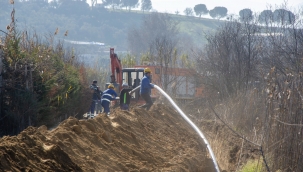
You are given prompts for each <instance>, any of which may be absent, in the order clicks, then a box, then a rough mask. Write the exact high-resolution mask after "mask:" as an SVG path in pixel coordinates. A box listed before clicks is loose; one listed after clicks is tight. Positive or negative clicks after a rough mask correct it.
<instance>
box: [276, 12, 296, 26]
mask: <svg viewBox="0 0 303 172" xmlns="http://www.w3.org/2000/svg"><path fill="white" fill-rule="evenodd" d="M273 17H274V21H275V22H277V23H280V24H282V25H284V24H292V23H294V21H295V19H296V17H295V15H294V14H293V13H292V12H291V11H288V10H285V9H277V10H275V11H274V13H273Z"/></svg>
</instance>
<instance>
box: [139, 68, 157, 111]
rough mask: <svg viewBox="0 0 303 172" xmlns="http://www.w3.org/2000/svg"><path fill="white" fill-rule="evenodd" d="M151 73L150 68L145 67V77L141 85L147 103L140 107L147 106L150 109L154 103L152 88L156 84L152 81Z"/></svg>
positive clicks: (142, 95) (142, 94) (141, 93)
mask: <svg viewBox="0 0 303 172" xmlns="http://www.w3.org/2000/svg"><path fill="white" fill-rule="evenodd" d="M150 75H151V70H150V68H145V69H144V77H143V78H142V80H141V87H140V95H141V97H142V98H143V99H144V101H145V104H144V105H142V106H140V107H141V108H146V110H149V108H150V107H151V106H152V105H153V102H152V99H151V97H150V94H151V89H152V88H154V84H152V83H150Z"/></svg>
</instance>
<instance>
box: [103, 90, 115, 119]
mask: <svg viewBox="0 0 303 172" xmlns="http://www.w3.org/2000/svg"><path fill="white" fill-rule="evenodd" d="M107 88H108V89H107V90H105V91H103V94H102V97H101V105H102V107H103V108H104V113H105V114H106V115H107V116H109V115H110V110H109V105H110V101H112V100H115V99H116V97H117V93H116V92H115V90H114V89H115V87H114V85H113V84H109V85H108V87H107Z"/></svg>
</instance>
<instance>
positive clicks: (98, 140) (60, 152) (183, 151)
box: [0, 104, 215, 172]
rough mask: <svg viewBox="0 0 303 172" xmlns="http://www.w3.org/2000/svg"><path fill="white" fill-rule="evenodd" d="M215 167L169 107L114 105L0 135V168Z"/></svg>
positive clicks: (202, 171) (55, 171) (206, 170)
mask: <svg viewBox="0 0 303 172" xmlns="http://www.w3.org/2000/svg"><path fill="white" fill-rule="evenodd" d="M7 171H12V172H15V171H16V172H18V171H22V172H23V171H24V172H36V171H39V172H40V171H47V172H60V171H62V172H64V171H77V172H81V171H84V172H94V171H96V172H98V171H100V172H103V171H108V172H111V171H123V172H124V171H127V172H136V171H138V172H149V171H190V172H193V171H197V172H212V171H215V170H214V168H213V163H212V161H211V159H210V158H209V154H208V151H207V149H206V147H205V145H204V143H203V141H202V139H201V138H200V137H199V136H198V134H196V133H195V132H194V130H193V129H192V128H191V127H190V126H189V125H188V124H187V122H185V120H184V119H183V118H182V117H181V116H180V115H179V114H178V113H177V112H176V111H175V110H173V109H172V108H170V107H167V106H164V105H158V104H157V105H154V106H153V107H152V109H151V110H150V111H146V110H144V109H139V108H134V109H131V111H121V110H120V109H114V110H113V112H112V113H111V116H110V117H106V116H105V115H103V114H99V115H98V116H97V117H95V118H94V119H88V120H86V119H81V120H78V119H76V118H72V117H70V118H68V119H67V120H65V121H63V122H61V123H60V124H59V125H58V126H57V127H56V128H54V129H52V130H48V129H47V127H46V126H41V127H39V128H35V127H28V128H27V129H25V130H24V131H22V132H21V133H20V134H19V135H17V136H12V137H8V136H4V137H2V138H1V139H0V172H7Z"/></svg>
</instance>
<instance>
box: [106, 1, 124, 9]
mask: <svg viewBox="0 0 303 172" xmlns="http://www.w3.org/2000/svg"><path fill="white" fill-rule="evenodd" d="M102 4H103V5H104V6H111V7H112V9H115V7H119V6H120V5H121V1H120V0H102Z"/></svg>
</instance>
